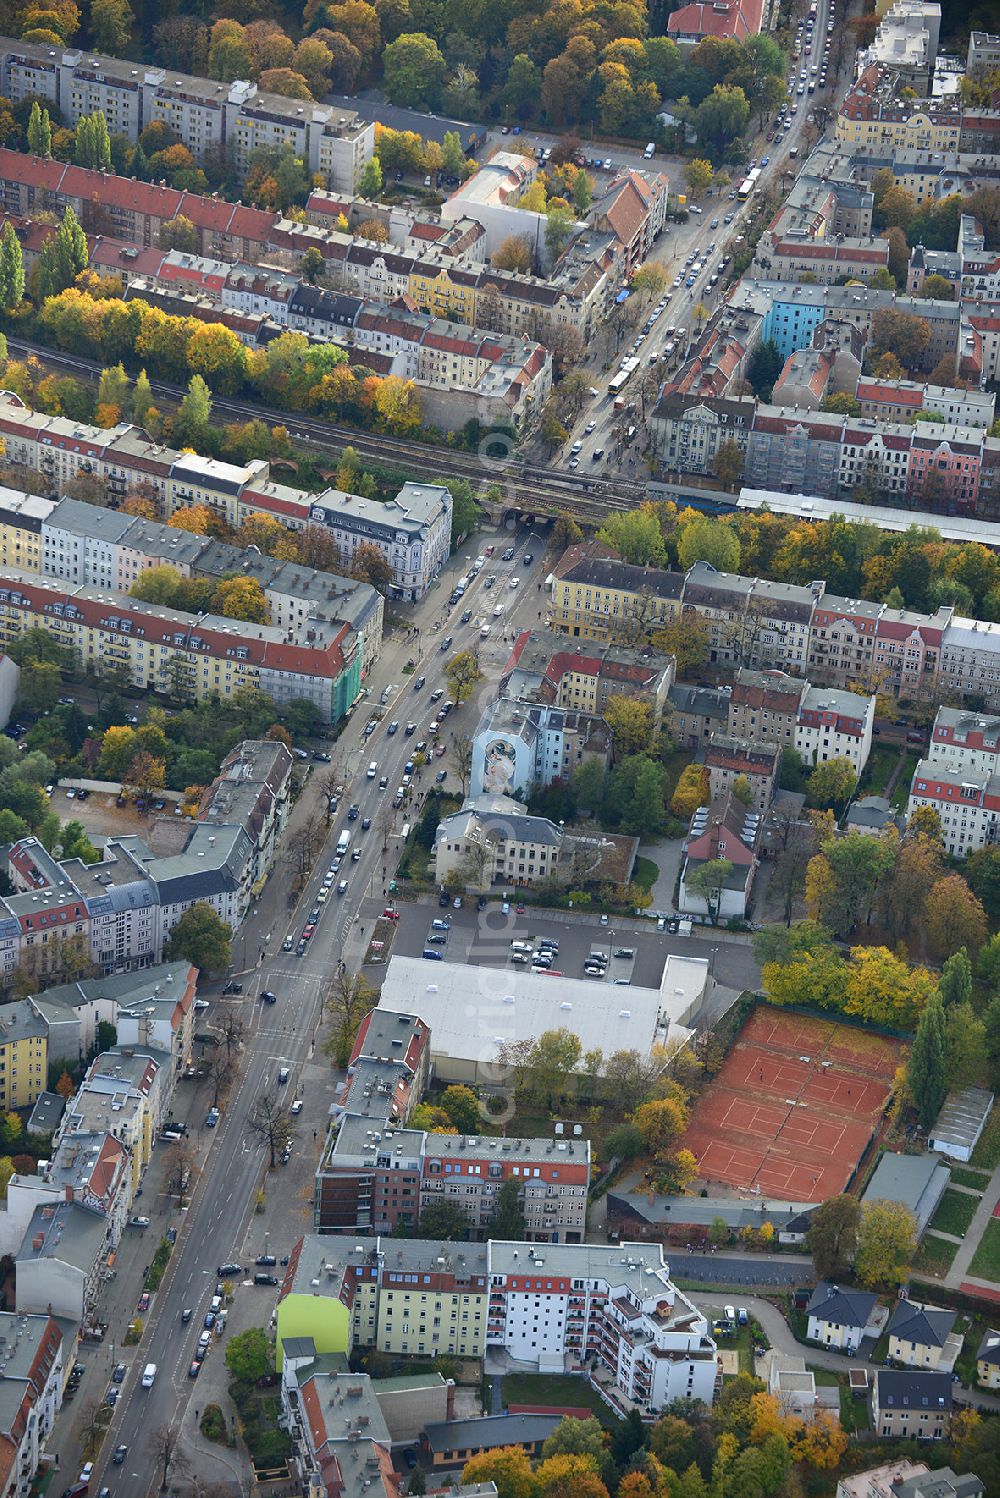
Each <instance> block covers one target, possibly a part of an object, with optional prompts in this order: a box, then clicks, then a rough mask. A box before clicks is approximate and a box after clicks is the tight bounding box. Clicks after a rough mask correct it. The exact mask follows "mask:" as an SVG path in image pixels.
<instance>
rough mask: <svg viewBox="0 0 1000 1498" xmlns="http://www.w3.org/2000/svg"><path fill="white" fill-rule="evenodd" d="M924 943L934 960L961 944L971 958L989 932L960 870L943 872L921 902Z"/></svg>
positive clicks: (953, 950) (974, 897)
mask: <svg viewBox="0 0 1000 1498" xmlns="http://www.w3.org/2000/svg"><path fill="white" fill-rule="evenodd" d="M924 931H925V933H926V936H927V944H928V947H929V948H930V951H931V953H932V954H933V956H935V957H936V958H938V960H943V959H944V958H946V957H950V956H951V954H952V953H953V952H957V951H958V949H959V947H965V948H966V950H967V951H968V953H969V956H970V957H971V958H973V959H975V957H976V954H977V953H978V951H979V948H980V947H981V946H982V945H983V943H984V942H985V940H986V938H987V936H988V935H989V922H988V921H987V919H986V911H985V910H984V909H983V905H982V901H980V900H978V899H977V898H976V896H975V895H974V894H973V893H972V890H971V889H970V888H969V886H968V885H967V884H966V882H965V880H964V879H963V878H962V876H961V874H945V875H944V877H943V878H941V879H938V880H937V882H936V883H935V884H933V885H932V886H931V888H930V890H929V891H928V894H927V899H926V901H925V904H924Z"/></svg>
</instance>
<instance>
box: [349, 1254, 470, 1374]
mask: <svg viewBox="0 0 1000 1498" xmlns="http://www.w3.org/2000/svg"><path fill="white" fill-rule="evenodd" d="M401 1278H406V1279H413V1280H418V1281H424V1280H428V1279H429V1280H432V1281H434V1282H435V1283H433V1284H431V1285H430V1286H426V1285H425V1284H423V1283H418V1284H409V1283H407V1284H403V1285H395V1284H392V1283H391V1281H393V1280H394V1279H401ZM452 1278H453V1276H452V1275H451V1274H447V1275H444V1274H433V1275H413V1276H401V1275H399V1276H397V1275H393V1274H392V1273H391V1272H389V1273H386V1274H385V1275H383V1279H382V1286H381V1289H380V1292H379V1296H378V1312H377V1317H376V1327H375V1330H376V1341H375V1345H376V1347H377V1348H378V1350H379V1351H380V1352H389V1353H400V1354H402V1353H410V1354H416V1355H418V1356H419V1355H420V1354H421V1353H425V1354H426V1355H427V1356H428V1357H434V1356H435V1355H436V1354H437V1353H451V1354H453V1355H454V1356H455V1357H460V1358H481V1357H482V1356H483V1354H484V1352H485V1351H486V1310H487V1290H486V1287H485V1285H484V1286H483V1288H482V1289H481V1290H480V1289H475V1290H471V1289H468V1288H462V1287H460V1286H457V1285H455V1286H454V1287H453V1288H448V1285H447V1281H448V1280H451V1279H452Z"/></svg>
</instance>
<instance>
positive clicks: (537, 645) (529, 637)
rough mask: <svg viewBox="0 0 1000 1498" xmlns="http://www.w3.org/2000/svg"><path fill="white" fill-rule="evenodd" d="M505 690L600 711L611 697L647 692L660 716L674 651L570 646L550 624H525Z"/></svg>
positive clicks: (505, 675)
mask: <svg viewBox="0 0 1000 1498" xmlns="http://www.w3.org/2000/svg"><path fill="white" fill-rule="evenodd" d="M500 681H501V691H502V692H503V694H504V695H506V696H508V697H513V698H517V699H518V700H519V701H521V702H532V703H535V702H537V703H544V704H545V705H546V706H553V707H561V708H567V709H577V710H579V711H581V712H586V713H595V714H600V713H602V712H603V711H604V709H605V707H606V706H607V704H608V701H609V700H610V698H612V697H615V696H618V695H621V694H625V695H631V696H642V697H643V698H644V699H646V700H647V701H648V702H649V703H650V705H651V707H652V710H653V713H654V716H655V718H656V720H657V721H659V717H660V714H661V713H662V711H663V705H664V703H665V701H666V698H667V693H668V691H669V689H670V684H671V682H672V681H673V660H672V657H670V656H667V655H662V654H660V653H659V652H657V651H655V650H653V649H651V648H650V647H649V646H648V645H646V646H643V647H642V648H640V647H633V646H627V645H621V644H616V643H614V642H611V643H609V644H605V645H603V646H588V647H587V648H584V647H583V646H580V645H578V646H576V647H575V648H574V649H567V648H566V646H565V644H564V641H563V639H562V637H561V636H560V635H559V634H557V633H556V632H555V631H552V630H548V629H534V630H522V631H521V633H520V634H519V635H518V636H517V639H516V640H515V641H514V644H513V647H512V648H511V653H510V655H509V656H508V658H507V661H506V663H505V665H504V668H503V671H502V673H501V678H500Z"/></svg>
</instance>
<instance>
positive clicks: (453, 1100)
mask: <svg viewBox="0 0 1000 1498" xmlns="http://www.w3.org/2000/svg"><path fill="white" fill-rule="evenodd" d="M440 1106H441V1107H442V1108H443V1109H444V1111H445V1112H446V1113H447V1115H448V1117H449V1118H450V1119H451V1121H452V1123H453V1124H454V1126H455V1129H456V1131H457V1133H459V1134H477V1133H478V1132H479V1125H480V1122H481V1119H482V1114H481V1113H480V1110H479V1099H478V1098H477V1097H476V1094H475V1093H474V1092H473V1090H472V1088H471V1087H464V1086H462V1085H461V1084H460V1083H455V1084H453V1085H452V1086H451V1087H446V1088H445V1090H444V1092H443V1093H442V1094H441V1104H440Z"/></svg>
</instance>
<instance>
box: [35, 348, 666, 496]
mask: <svg viewBox="0 0 1000 1498" xmlns="http://www.w3.org/2000/svg"><path fill="white" fill-rule="evenodd" d="M7 344H8V348H9V349H10V351H11V352H16V353H18V354H23V355H24V356H28V355H34V356H35V357H36V358H38V359H40V360H42V361H44V362H46V363H48V364H51V365H54V366H56V367H57V368H60V369H65V370H68V371H70V372H72V373H76V374H78V375H82V376H85V377H86V378H88V379H97V378H98V377H99V375H100V372H101V366H100V364H98V363H97V362H96V361H95V360H93V359H88V358H85V357H84V356H82V355H80V354H68V353H64V352H63V351H62V350H61V349H52V348H49V347H47V346H46V345H44V344H38V343H31V342H29V341H28V340H26V339H22V338H16V337H8V340H7ZM150 385H151V388H152V390H153V393H154V394H155V395H161V396H167V397H169V398H170V399H171V400H174V401H178V402H179V401H181V400H183V398H184V395H185V391H184V390H183V389H182V388H181V387H180V386H177V385H172V384H170V383H169V382H167V381H164V380H151V381H150ZM212 409H213V411H214V412H215V413H216V414H218V415H223V416H229V417H232V418H234V419H237V420H240V421H249V420H252V419H254V418H256V419H258V420H263V421H267V422H269V423H270V424H272V425H276V426H284V427H286V428H287V430H288V432H289V435H290V436H291V437H292V439H293V440H295V441H300V442H306V443H308V444H309V445H311V446H312V447H315V448H318V449H320V450H321V451H328V452H329V453H330V454H331V455H339V454H340V453H341V452H342V451H343V449H344V448H345V447H352V448H353V449H354V450H355V452H356V453H357V454H358V456H359V457H367V458H372V459H374V460H376V461H377V462H379V463H383V464H384V463H386V462H389V463H393V464H398V465H399V466H400V467H402V468H410V469H413V470H414V472H415V473H417V474H421V475H426V474H431V475H433V476H434V477H435V478H464V479H468V480H469V482H470V483H471V484H472V486H473V488H474V489H475V490H476V491H477V494H478V497H479V498H480V499H482V497H483V494H484V493H485V491H486V490H487V489H489V488H490V487H491V486H492V485H498V486H499V487H500V489H501V490H502V492H503V506H502V507H503V509H504V510H519V511H521V512H523V513H525V514H531V515H547V516H552V515H558V514H561V513H564V512H565V513H569V514H572V515H573V517H574V518H575V519H579V520H582V521H586V522H589V523H591V524H600V522H601V521H602V520H603V519H604V517H605V516H606V515H607V514H609V513H610V512H612V511H621V510H629V509H632V508H633V507H634V506H635V505H636V504H638V503H640V502H641V500H642V499H643V498H644V497H645V493H646V491H645V490H644V489H643V486H642V485H641V484H638V483H636V482H635V481H634V480H630V479H621V480H607V479H603V478H584V477H578V476H577V475H575V474H570V473H563V472H562V471H561V470H560V469H557V468H546V467H544V466H541V465H534V464H525V463H522V462H520V461H519V460H518V459H510V458H502V457H498V456H495V455H493V454H490V453H489V452H484V453H482V454H479V453H463V452H458V451H455V450H454V449H451V448H448V449H441V448H436V447H431V446H430V445H429V444H426V443H422V442H412V441H408V440H407V439H406V438H403V437H390V436H384V435H381V434H377V435H376V434H373V433H371V432H363V431H358V430H356V429H355V428H354V427H347V426H339V425H337V424H336V423H334V422H326V421H319V420H316V419H314V418H312V417H306V416H299V415H296V414H295V413H294V412H289V411H281V410H278V409H277V408H275V407H270V406H267V405H264V404H262V403H260V402H257V401H247V400H236V399H231V398H227V397H225V396H215V395H213V397H212Z"/></svg>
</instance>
